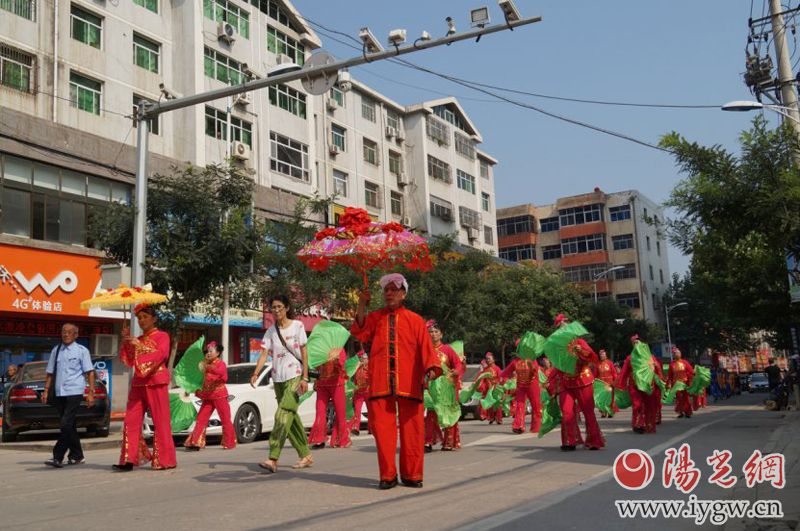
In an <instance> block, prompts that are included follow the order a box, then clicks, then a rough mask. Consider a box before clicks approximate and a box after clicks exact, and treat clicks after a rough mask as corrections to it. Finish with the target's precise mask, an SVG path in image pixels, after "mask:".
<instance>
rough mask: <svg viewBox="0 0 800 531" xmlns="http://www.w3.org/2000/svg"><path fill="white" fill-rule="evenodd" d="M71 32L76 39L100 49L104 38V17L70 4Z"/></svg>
mask: <svg viewBox="0 0 800 531" xmlns="http://www.w3.org/2000/svg"><path fill="white" fill-rule="evenodd" d="M70 33H71V35H72V38H73V39H75V40H76V41H79V42H82V43H84V44H88V45H89V46H91V47H93V48H98V49H99V48H100V43H101V42H102V40H103V19H102V18H101V17H99V16H97V15H95V14H94V13H90V12H89V11H86V10H85V9H81V8H80V7H78V6H76V5H75V4H72V5H71V6H70Z"/></svg>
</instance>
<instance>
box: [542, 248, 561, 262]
mask: <svg viewBox="0 0 800 531" xmlns="http://www.w3.org/2000/svg"><path fill="white" fill-rule="evenodd" d="M559 258H561V246H560V245H545V246H544V247H542V260H557V259H559Z"/></svg>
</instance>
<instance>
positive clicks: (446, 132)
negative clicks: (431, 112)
mask: <svg viewBox="0 0 800 531" xmlns="http://www.w3.org/2000/svg"><path fill="white" fill-rule="evenodd" d="M425 132H426V133H427V135H428V138H430V139H431V140H433V141H434V142H436V143H437V144H439V145H440V146H449V145H450V126H448V125H447V124H446V123H444V122H443V121H441V120H439V119H438V118H434V117H433V116H428V117H427V118H426V119H425Z"/></svg>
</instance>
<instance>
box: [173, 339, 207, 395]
mask: <svg viewBox="0 0 800 531" xmlns="http://www.w3.org/2000/svg"><path fill="white" fill-rule="evenodd" d="M204 342H205V337H201V338H200V339H198V340H197V341H195V342H194V343H192V344H191V345H189V348H187V349H186V352H184V353H183V357H182V358H181V361H179V362H178V364H177V365H176V366H175V371H174V375H175V383H176V384H178V387H180V388H182V389H183V390H184V391H186V392H187V393H194V392H195V391H197V390H198V389H200V388H201V387H203V378H204V377H205V375H204V374H203V373H202V372H201V371H200V368H199V367H198V366H199V365H200V362H201V361H203V359H205V356H204V355H203V343H204Z"/></svg>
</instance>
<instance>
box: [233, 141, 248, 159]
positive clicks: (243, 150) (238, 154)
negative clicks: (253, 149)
mask: <svg viewBox="0 0 800 531" xmlns="http://www.w3.org/2000/svg"><path fill="white" fill-rule="evenodd" d="M231 157H233V158H235V159H236V160H242V161H244V160H250V146H248V145H247V144H245V143H244V142H239V141H234V142H233V145H232V146H231Z"/></svg>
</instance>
